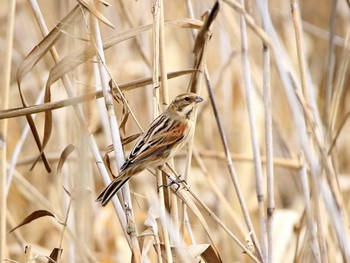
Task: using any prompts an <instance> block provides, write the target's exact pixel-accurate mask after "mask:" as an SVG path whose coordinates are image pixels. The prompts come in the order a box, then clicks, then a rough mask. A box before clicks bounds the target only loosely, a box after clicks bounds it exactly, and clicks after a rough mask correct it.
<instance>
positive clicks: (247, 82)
mask: <svg viewBox="0 0 350 263" xmlns="http://www.w3.org/2000/svg"><path fill="white" fill-rule="evenodd" d="M240 4H241V5H242V6H244V5H245V1H244V0H240ZM240 25H241V42H242V43H241V45H242V46H241V48H242V65H243V78H244V88H245V95H246V96H245V97H246V105H247V109H248V116H249V126H250V135H251V141H252V148H253V155H254V167H255V177H256V178H255V179H256V193H257V199H258V205H259V220H260V235H261V255H259V256H260V258H261V260H262V261H266V256H267V252H266V249H267V246H266V219H265V213H264V210H265V209H264V206H265V203H264V199H265V198H264V191H263V173H262V167H261V160H260V150H259V141H258V135H257V127H256V120H255V115H254V108H253V97H252V90H253V84H252V80H251V70H250V63H249V57H248V37H247V25H246V21H245V18H244V16H243V15H240ZM265 81H266V80H265ZM270 125H271V123H270ZM269 168H270V167H269ZM270 190H271V189H270ZM272 194H273V192H272ZM272 205H274V204H273V202H272ZM270 208H271V210H268V212H269V214H268V216H269V217H270V219H271V221H270V222H271V225H270V226H272V218H273V209H274V206H272V207H270ZM271 238H272V237H271ZM271 241H272V240H271ZM253 243H254V244H255V246H256V248H257V251H259V248H258V247H259V245H258V243H257V240H254V239H253ZM269 245H270V244H269ZM271 246H272V244H271ZM271 249H272V248H271ZM271 260H272V257H271ZM269 262H270V261H269ZM271 262H272V261H271Z"/></svg>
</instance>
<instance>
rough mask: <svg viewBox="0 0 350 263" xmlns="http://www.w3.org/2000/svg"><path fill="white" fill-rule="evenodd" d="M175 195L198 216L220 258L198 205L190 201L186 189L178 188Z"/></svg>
mask: <svg viewBox="0 0 350 263" xmlns="http://www.w3.org/2000/svg"><path fill="white" fill-rule="evenodd" d="M175 193H176V195H177V196H178V197H179V198H180V199H181V200H182V201H183V202H184V203H185V204H186V205H187V206H188V208H190V209H191V211H192V212H193V213H194V214H195V216H196V217H197V218H198V220H199V221H200V223H201V224H202V226H203V228H204V230H205V232H206V233H207V236H208V238H209V240H210V242H211V243H212V244H213V249H214V250H215V252H216V254H217V256H218V257H219V258H220V255H219V252H218V250H217V249H216V248H215V244H214V241H213V239H212V236H213V235H212V233H211V231H210V229H209V226H208V224H207V222H206V220H205V218H204V216H203V215H202V213H201V212H200V211H199V209H198V207H197V206H196V204H195V203H194V202H193V201H192V199H191V197H190V196H189V194H188V193H187V192H186V191H183V190H182V189H179V190H178V191H176V192H175Z"/></svg>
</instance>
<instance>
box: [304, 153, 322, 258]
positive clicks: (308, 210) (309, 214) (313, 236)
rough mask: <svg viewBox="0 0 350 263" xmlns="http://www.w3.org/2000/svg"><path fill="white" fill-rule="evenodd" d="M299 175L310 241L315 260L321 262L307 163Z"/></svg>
mask: <svg viewBox="0 0 350 263" xmlns="http://www.w3.org/2000/svg"><path fill="white" fill-rule="evenodd" d="M300 159H301V162H302V163H304V157H303V156H301V157H300ZM299 175H300V182H301V186H302V190H303V197H304V202H305V214H306V223H307V227H308V229H309V232H310V235H311V242H310V243H311V251H312V252H313V256H314V257H315V261H316V262H321V258H320V249H319V246H318V243H317V235H316V229H315V224H314V220H313V218H314V217H313V212H312V207H311V202H310V189H309V182H308V176H307V168H306V164H305V163H304V164H303V166H302V167H301V169H300V172H299Z"/></svg>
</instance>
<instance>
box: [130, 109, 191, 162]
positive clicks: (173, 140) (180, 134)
mask: <svg viewBox="0 0 350 263" xmlns="http://www.w3.org/2000/svg"><path fill="white" fill-rule="evenodd" d="M163 117H164V116H162V115H161V116H160V117H158V118H157V119H155V121H153V122H152V124H151V125H150V128H149V129H148V131H147V132H146V133H145V134H144V136H142V137H141V139H140V140H139V141H138V142H137V143H136V145H135V146H134V148H133V150H132V151H131V153H130V156H129V158H128V160H127V161H126V163H125V164H124V165H125V167H127V166H128V165H130V164H131V163H134V162H136V161H142V160H145V159H147V158H149V157H151V156H156V155H158V154H159V153H160V152H163V151H165V150H166V149H170V148H173V147H175V146H176V144H178V143H180V142H181V141H182V140H183V138H184V136H186V134H187V130H188V128H189V127H188V123H187V122H180V121H170V120H168V119H165V117H164V118H163ZM124 165H123V166H124ZM125 167H124V168H125Z"/></svg>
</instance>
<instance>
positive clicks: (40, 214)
mask: <svg viewBox="0 0 350 263" xmlns="http://www.w3.org/2000/svg"><path fill="white" fill-rule="evenodd" d="M44 216H51V217H54V218H55V219H56V220H57V222H58V223H59V224H61V225H63V223H61V222H60V220H59V219H58V218H57V216H56V215H55V214H53V213H51V212H50V211H47V210H37V211H34V212H33V213H31V214H30V215H29V216H27V217H26V218H24V219H23V221H22V222H21V223H20V224H19V225H17V226H16V227H15V228H13V229H11V230H10V232H9V234H10V233H11V232H13V231H15V230H16V229H17V228H20V227H22V226H24V225H26V224H29V223H30V222H32V221H33V220H36V219H38V218H41V217H44Z"/></svg>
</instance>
